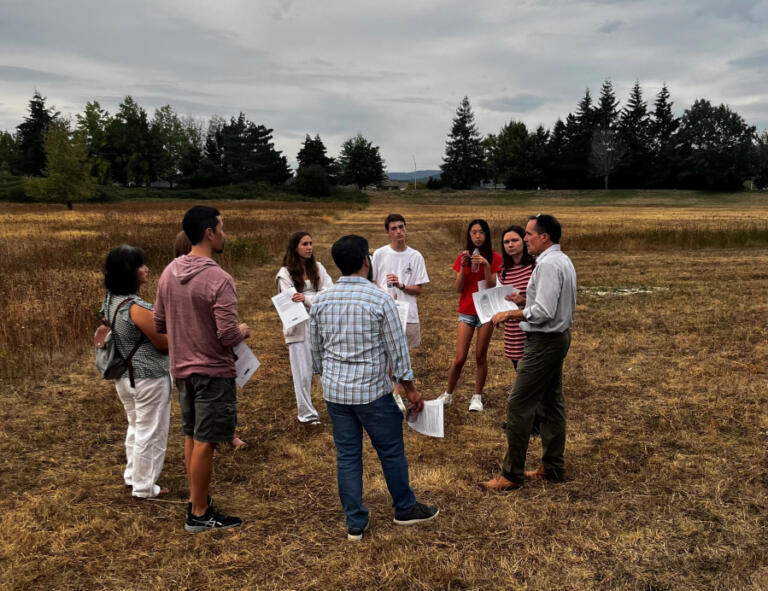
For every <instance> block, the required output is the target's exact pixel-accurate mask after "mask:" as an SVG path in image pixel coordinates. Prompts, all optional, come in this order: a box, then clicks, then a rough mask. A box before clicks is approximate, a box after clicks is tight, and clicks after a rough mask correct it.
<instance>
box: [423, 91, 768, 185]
mask: <svg viewBox="0 0 768 591" xmlns="http://www.w3.org/2000/svg"><path fill="white" fill-rule="evenodd" d="M672 105H673V102H672V101H671V100H670V93H669V90H668V89H667V86H666V85H664V86H663V87H662V89H661V90H660V91H659V93H658V94H657V95H656V97H655V100H654V102H653V105H652V106H649V104H648V103H647V101H646V100H645V98H644V97H643V92H642V89H641V87H640V83H639V82H636V83H635V85H634V86H633V87H632V90H631V91H630V94H629V97H628V99H627V102H626V104H625V105H624V106H623V107H620V106H619V100H618V99H617V98H616V94H615V92H614V89H613V84H612V82H611V81H610V80H606V81H605V82H604V83H603V85H602V87H601V89H600V95H599V97H598V98H597V101H595V100H594V99H593V98H592V94H591V92H590V90H589V89H587V90H586V92H585V94H584V97H583V98H582V99H581V100H580V101H579V103H578V105H577V107H576V111H575V113H569V114H568V116H567V117H566V118H565V121H563V120H562V119H558V120H557V122H556V123H555V125H554V126H553V127H552V129H551V130H549V129H544V127H543V126H539V127H537V128H536V129H535V130H529V129H528V128H527V127H526V125H525V123H523V122H521V121H510V122H509V123H507V124H505V125H504V126H503V127H502V128H501V129H500V130H499V132H498V133H496V134H490V135H488V136H487V137H485V138H483V137H482V136H481V135H480V133H479V132H478V129H477V125H476V124H475V117H474V114H473V112H472V108H471V105H470V103H469V99H468V98H467V97H464V99H463V100H462V101H461V103H460V104H459V106H458V108H457V110H456V115H455V117H454V120H453V125H452V127H451V131H450V133H449V135H448V141H447V142H446V150H445V156H444V158H443V164H442V165H441V167H440V168H441V169H442V176H441V178H439V179H438V178H433V179H430V182H429V186H430V187H431V188H438V187H440V186H449V187H451V188H454V189H468V188H471V187H475V186H478V185H480V184H481V183H483V182H488V181H493V182H494V183H496V184H501V185H503V186H504V187H506V188H508V189H536V188H549V189H584V188H597V187H603V188H606V189H607V188H608V187H609V182H610V186H612V187H618V188H632V189H645V188H648V189H701V190H738V189H742V188H744V186H745V183H747V185H749V183H753V184H754V185H755V186H757V187H763V188H766V187H768V131H765V130H764V131H763V132H762V133H759V134H758V133H757V131H756V129H755V127H754V126H750V125H748V124H747V123H746V122H745V121H744V119H743V118H742V117H741V116H740V115H738V114H737V113H735V112H734V111H732V110H731V109H730V108H729V107H728V106H726V105H719V106H715V105H713V104H712V103H710V101H708V100H706V99H699V100H697V101H695V102H694V103H693V105H691V107H689V108H688V109H686V110H685V112H684V113H683V115H682V116H681V117H675V115H674V113H673V111H672ZM609 179H610V181H609Z"/></svg>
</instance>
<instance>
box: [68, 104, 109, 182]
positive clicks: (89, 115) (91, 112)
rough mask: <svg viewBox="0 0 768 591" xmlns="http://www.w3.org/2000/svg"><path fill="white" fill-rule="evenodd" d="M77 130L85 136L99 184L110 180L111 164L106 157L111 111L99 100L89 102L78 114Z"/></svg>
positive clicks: (93, 170)
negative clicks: (102, 105) (103, 106)
mask: <svg viewBox="0 0 768 591" xmlns="http://www.w3.org/2000/svg"><path fill="white" fill-rule="evenodd" d="M76 119H77V131H78V133H80V134H81V136H82V137H83V141H84V142H85V147H86V150H88V159H89V160H90V161H91V175H92V176H94V177H96V179H97V181H98V182H99V184H102V185H104V184H107V183H108V182H109V180H110V165H109V160H107V157H106V150H105V147H106V142H107V127H108V126H109V122H110V120H111V118H110V115H109V113H108V112H107V111H106V110H105V109H102V108H101V105H100V104H99V102H98V101H93V102H90V101H89V102H87V103H86V104H85V111H84V112H83V113H82V115H81V114H79V113H78V114H77V116H76Z"/></svg>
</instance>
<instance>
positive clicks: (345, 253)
mask: <svg viewBox="0 0 768 591" xmlns="http://www.w3.org/2000/svg"><path fill="white" fill-rule="evenodd" d="M331 256H332V257H333V262H334V263H336V266H337V267H338V268H339V271H341V274H342V275H345V276H346V275H352V273H357V272H358V271H359V270H360V269H361V268H362V267H363V261H365V257H367V256H368V241H367V240H366V239H365V238H363V237H362V236H357V235H355V234H348V235H347V236H342V237H341V238H339V239H338V240H337V241H336V242H334V243H333V246H332V247H331Z"/></svg>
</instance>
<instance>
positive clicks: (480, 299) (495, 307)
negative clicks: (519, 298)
mask: <svg viewBox="0 0 768 591" xmlns="http://www.w3.org/2000/svg"><path fill="white" fill-rule="evenodd" d="M517 292H518V290H517V289H516V288H515V286H514V285H499V286H497V287H492V288H491V289H485V290H483V291H476V292H475V293H473V294H472V301H473V302H474V303H475V310H476V311H477V317H478V318H479V319H480V322H481V323H482V324H485V323H486V322H489V321H490V320H491V318H492V317H493V315H494V314H496V313H497V312H505V311H507V310H517V309H518V308H517V304H515V302H512V301H510V300H506V299H504V298H505V297H506V296H508V295H512V294H513V293H517Z"/></svg>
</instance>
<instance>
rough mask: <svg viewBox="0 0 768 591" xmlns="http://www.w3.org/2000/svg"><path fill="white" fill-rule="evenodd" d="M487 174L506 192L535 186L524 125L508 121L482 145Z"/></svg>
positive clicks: (531, 145)
mask: <svg viewBox="0 0 768 591" xmlns="http://www.w3.org/2000/svg"><path fill="white" fill-rule="evenodd" d="M484 145H485V149H486V158H487V170H488V173H489V174H490V175H491V176H492V177H493V179H494V180H495V181H496V182H497V183H499V182H501V183H504V186H505V187H506V188H507V189H530V188H531V187H532V186H535V184H536V182H537V178H538V176H539V172H540V171H538V170H537V169H536V168H535V165H534V163H533V161H532V156H533V154H532V147H533V142H532V141H531V139H530V137H529V133H528V128H527V127H526V126H525V123H522V122H518V121H510V122H509V123H507V124H506V125H504V127H502V128H501V130H500V131H499V134H498V135H494V134H490V135H489V136H488V137H487V138H485V141H484Z"/></svg>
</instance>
